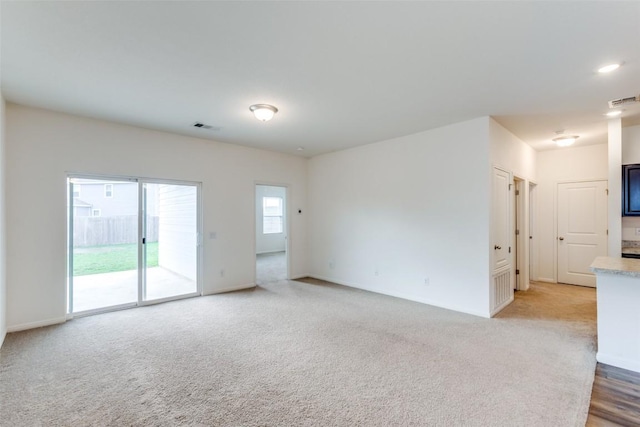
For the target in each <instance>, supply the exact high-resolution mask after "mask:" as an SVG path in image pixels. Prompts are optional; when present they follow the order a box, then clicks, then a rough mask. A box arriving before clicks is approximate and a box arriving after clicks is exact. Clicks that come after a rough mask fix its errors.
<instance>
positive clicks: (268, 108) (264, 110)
mask: <svg viewBox="0 0 640 427" xmlns="http://www.w3.org/2000/svg"><path fill="white" fill-rule="evenodd" d="M249 110H251V112H252V113H253V115H254V116H256V119H258V120H261V121H263V122H268V121H269V120H271V119H273V116H274V115H275V114H276V113H277V112H278V109H277V108H276V107H274V106H273V105H269V104H253V105H252V106H250V107H249Z"/></svg>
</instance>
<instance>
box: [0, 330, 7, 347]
mask: <svg viewBox="0 0 640 427" xmlns="http://www.w3.org/2000/svg"><path fill="white" fill-rule="evenodd" d="M6 336H7V331H3V332H2V334H1V336H0V348H2V344H4V338H5V337H6Z"/></svg>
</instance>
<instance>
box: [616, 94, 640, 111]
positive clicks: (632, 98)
mask: <svg viewBox="0 0 640 427" xmlns="http://www.w3.org/2000/svg"><path fill="white" fill-rule="evenodd" d="M636 102H640V95H638V96H630V97H628V98H620V99H614V100H613V101H609V108H618V107H622V106H623V105H629V104H635V103H636Z"/></svg>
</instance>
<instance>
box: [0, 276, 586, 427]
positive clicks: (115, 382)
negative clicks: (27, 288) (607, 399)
mask: <svg viewBox="0 0 640 427" xmlns="http://www.w3.org/2000/svg"><path fill="white" fill-rule="evenodd" d="M310 282H311V283H299V282H285V281H283V282H276V283H273V284H269V285H264V286H261V287H258V288H256V289H254V290H248V291H242V292H235V293H229V294H223V295H214V296H208V297H201V298H193V299H189V300H181V301H176V302H171V303H166V304H161V305H156V306H150V307H144V308H137V309H132V310H126V311H120V312H114V313H108V314H102V315H97V316H91V317H85V318H79V319H76V320H73V321H70V322H67V323H66V324H64V325H59V326H53V327H47V328H41V329H37V330H31V331H25V332H19V333H12V334H9V335H8V336H7V338H6V341H5V344H4V345H3V347H2V349H1V350H0V424H2V425H6V426H88V425H98V426H102V425H113V426H129V425H136V426H138V425H139V426H147V425H148V426H174V425H207V426H294V425H295V426H458V425H460V426H462V425H464V426H583V425H584V422H585V420H586V414H587V410H588V405H589V395H590V391H591V384H592V381H593V372H594V367H595V358H594V345H595V339H594V336H595V324H594V323H593V317H594V315H595V293H593V292H591V295H589V291H593V290H587V292H586V293H584V292H582V291H583V289H582V288H574V289H573V290H574V291H575V290H577V291H578V294H579V295H578V297H577V298H576V299H575V300H574V299H573V297H572V296H568V297H567V295H568V294H565V292H569V293H570V294H571V291H572V290H571V289H569V290H568V291H567V290H566V289H564V287H562V288H557V287H558V286H559V285H540V286H536V287H534V288H533V289H532V291H530V292H529V293H526V294H524V293H523V294H519V297H518V300H517V301H516V302H515V304H514V305H513V306H512V307H510V308H509V309H507V310H506V311H505V312H504V313H503V315H501V316H500V317H499V318H497V319H482V318H478V317H474V316H470V315H465V314H460V313H455V312H452V311H448V310H443V309H438V308H435V307H430V306H427V305H422V304H418V303H412V302H409V301H404V300H400V299H395V298H391V297H386V296H382V295H376V294H373V293H367V292H364V291H359V290H354V289H349V288H344V287H340V286H336V285H329V284H325V283H321V282H318V281H312V280H311V281H310ZM554 286H555V287H554ZM558 290H560V291H561V294H562V296H559V297H556V296H554V293H555V292H556V291H558ZM536 294H541V295H536ZM520 295H523V297H522V298H521V297H520ZM537 297H540V298H541V300H545V298H546V299H548V300H552V301H554V304H555V306H554V307H553V308H548V307H547V308H544V307H539V306H537V305H536V304H535V301H534V300H535V299H536V298H537ZM531 313H533V314H532V315H531Z"/></svg>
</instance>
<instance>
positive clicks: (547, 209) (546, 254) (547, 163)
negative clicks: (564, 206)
mask: <svg viewBox="0 0 640 427" xmlns="http://www.w3.org/2000/svg"><path fill="white" fill-rule="evenodd" d="M608 171H609V168H608V163H607V144H599V145H589V146H586V147H576V148H571V147H569V148H563V149H558V150H550V151H540V152H538V154H537V174H536V176H537V183H538V186H537V188H536V191H537V211H536V214H537V220H538V245H537V248H536V249H535V250H537V254H536V256H537V259H538V278H537V279H538V280H541V281H548V282H555V281H556V278H557V276H556V256H557V255H556V249H557V244H556V243H557V242H556V217H555V212H556V193H557V186H558V183H559V182H571V181H588V180H607V177H608V174H609V172H608Z"/></svg>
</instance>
